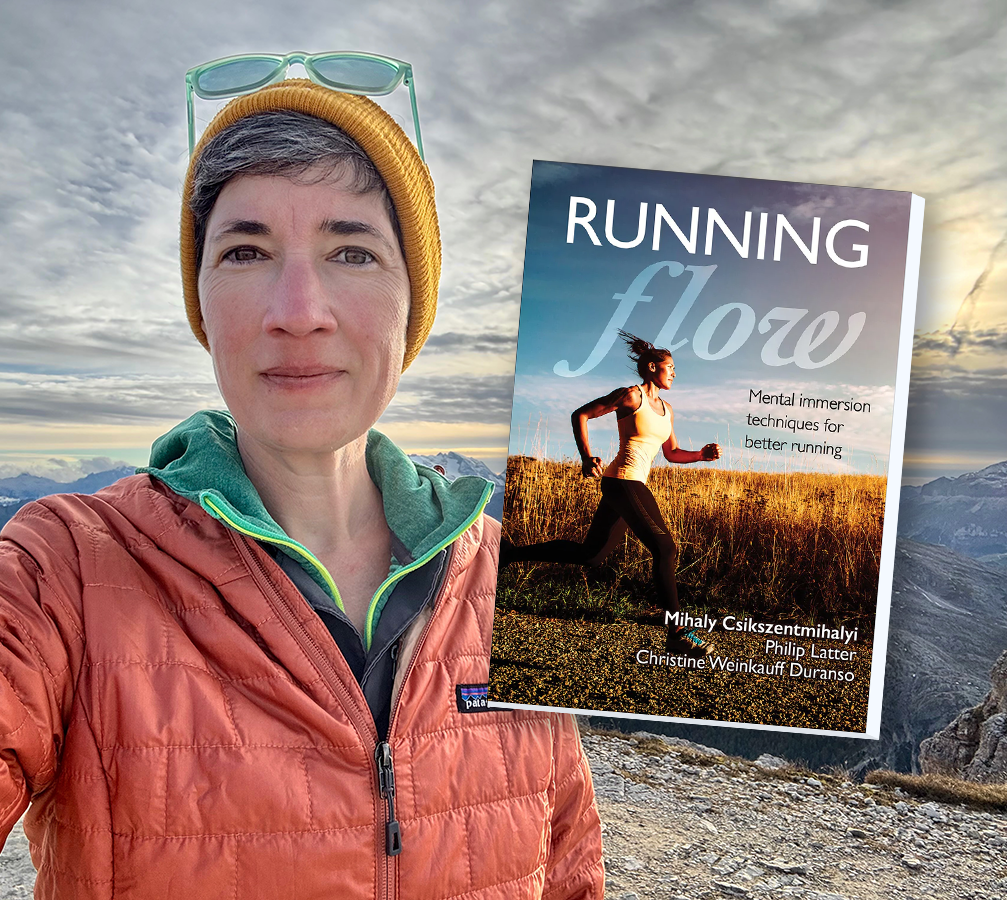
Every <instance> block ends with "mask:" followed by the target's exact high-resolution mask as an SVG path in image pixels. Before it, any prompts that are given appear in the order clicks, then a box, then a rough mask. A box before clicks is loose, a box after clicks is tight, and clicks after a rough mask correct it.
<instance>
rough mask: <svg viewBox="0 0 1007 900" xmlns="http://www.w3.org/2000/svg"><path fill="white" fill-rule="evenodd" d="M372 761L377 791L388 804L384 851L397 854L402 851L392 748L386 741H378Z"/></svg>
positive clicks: (392, 854)
mask: <svg viewBox="0 0 1007 900" xmlns="http://www.w3.org/2000/svg"><path fill="white" fill-rule="evenodd" d="M374 762H375V764H376V765H377V767H378V792H379V793H380V794H381V797H382V798H383V799H384V800H385V802H387V804H388V819H387V821H386V824H385V853H386V854H387V855H388V856H398V855H399V854H400V853H401V852H402V833H401V831H400V830H399V823H398V820H397V819H396V818H395V770H394V769H393V768H392V748H391V747H390V746H389V744H388V741H379V742H378V745H377V747H375V748H374Z"/></svg>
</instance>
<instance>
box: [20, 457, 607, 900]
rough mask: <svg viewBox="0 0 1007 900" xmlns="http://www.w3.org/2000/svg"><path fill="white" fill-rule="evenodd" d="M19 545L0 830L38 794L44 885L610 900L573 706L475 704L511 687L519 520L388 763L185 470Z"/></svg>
mask: <svg viewBox="0 0 1007 900" xmlns="http://www.w3.org/2000/svg"><path fill="white" fill-rule="evenodd" d="M3 538H4V539H3V540H0V838H3V839H5V838H6V835H7V834H8V833H9V830H10V828H11V826H12V824H13V823H14V822H15V821H16V820H17V818H18V817H19V816H20V815H21V813H22V812H23V811H24V809H25V808H26V807H27V806H28V803H29V800H31V809H30V811H29V812H28V815H27V817H26V819H25V831H26V833H27V834H28V837H29V840H30V842H31V850H32V858H33V860H34V862H35V865H36V866H37V867H38V869H39V876H38V883H37V885H36V889H35V895H36V897H41V898H59V900H77V898H81V900H83V898H88V900H99V898H101V900H109V898H115V900H126V898H143V900H155V898H157V900H161V898H163V900H168V898H171V900H224V898H228V900H230V898H241V900H247V898H258V897H262V898H269V900H322V898H325V900H332V898H357V897H360V898H363V897H373V898H385V897H401V898H423V900H436V898H449V897H457V898H465V900H489V898H493V900H503V898H507V900H511V898H530V897H543V896H544V897H547V898H575V897H576V898H593V897H601V896H602V882H603V877H604V876H603V870H602V864H601V840H600V826H599V821H598V815H597V811H596V808H595V805H594V798H593V792H592V789H591V781H590V775H589V772H588V769H587V765H586V761H585V758H584V754H583V751H582V749H581V747H580V741H579V738H578V736H577V732H576V728H575V724H574V722H573V720H572V719H571V718H569V717H565V716H554V715H545V714H541V713H533V712H511V711H507V712H505V711H483V712H479V713H474V714H463V713H461V712H460V711H459V706H460V703H461V701H460V700H459V699H458V697H459V696H460V695H458V694H457V687H458V686H459V685H470V684H479V683H485V682H486V681H487V679H488V658H489V645H490V631H491V619H492V608H493V585H494V577H495V569H496V567H495V562H494V554H495V547H496V544H497V541H498V540H499V526H498V525H497V524H496V523H495V522H493V520H491V519H486V518H485V517H483V518H480V519H479V520H477V521H476V523H475V524H474V525H473V526H472V527H471V528H469V529H468V531H466V532H465V533H464V534H462V536H461V537H460V538H458V539H457V540H456V541H455V542H454V544H453V545H452V549H451V551H450V553H451V555H450V560H449V564H448V565H449V569H448V574H447V577H446V579H445V581H444V585H443V587H442V589H441V592H440V595H439V596H438V598H437V600H436V602H435V605H434V610H433V614H432V615H431V616H427V617H425V618H424V619H423V620H422V627H421V628H420V629H419V630H418V631H417V632H416V633H414V634H412V635H410V636H409V637H410V639H409V640H407V641H405V642H404V645H403V646H404V650H403V656H402V659H401V663H400V673H401V676H402V677H401V678H400V681H401V685H400V687H399V689H398V697H397V700H396V705H395V707H394V709H393V713H392V722H391V728H390V732H389V738H388V741H389V746H390V757H391V758H390V760H384V761H383V762H380V761H376V758H375V750H376V745H377V733H376V731H375V726H374V721H373V718H372V717H371V715H370V712H369V710H368V707H367V704H366V702H365V700H364V696H363V694H362V692H361V690H360V687H359V685H358V684H357V682H356V680H355V679H354V677H353V674H352V673H351V671H350V669H349V667H348V666H347V664H346V662H345V660H344V659H343V658H342V656H341V655H340V654H339V652H338V651H337V649H336V647H335V644H334V642H333V641H332V638H331V636H330V635H329V633H328V631H327V630H326V628H325V625H324V624H323V623H322V621H321V620H320V619H319V618H318V616H317V615H316V614H315V613H314V612H313V611H312V610H311V608H310V607H309V606H308V604H307V603H306V602H305V600H304V599H303V597H302V596H301V594H300V593H299V592H298V591H297V589H296V588H295V587H294V586H293V584H292V583H291V582H290V581H289V579H288V578H287V577H286V576H285V575H284V574H283V573H282V571H281V570H280V568H279V566H278V565H277V564H276V563H275V562H274V561H273V559H272V558H271V557H270V556H269V554H268V553H267V552H266V551H265V550H263V549H262V548H261V547H260V546H259V545H258V544H257V543H256V542H255V541H250V540H248V539H246V538H245V537H243V536H241V535H240V534H238V533H236V532H234V531H231V530H229V529H228V528H226V527H225V526H224V525H223V524H221V523H220V522H219V521H217V520H215V519H213V518H211V517H210V516H209V515H207V514H206V513H205V512H204V511H203V510H202V509H201V508H200V507H199V506H198V505H196V504H194V503H192V502H190V501H189V500H186V499H184V498H182V497H180V496H179V495H177V494H175V493H174V492H172V491H171V490H170V489H168V488H167V487H166V486H164V485H163V484H162V483H160V482H158V481H154V480H152V479H150V478H149V477H148V476H146V475H138V476H133V477H130V478H126V479H123V480H122V481H120V482H118V483H116V484H115V485H113V486H112V487H110V488H106V489H105V490H103V491H101V492H100V493H98V494H96V495H93V496H76V495H66V496H54V497H50V498H46V499H45V500H43V501H40V502H38V503H33V504H30V505H29V506H26V507H24V508H23V509H22V510H21V511H20V512H19V513H18V515H17V516H16V517H15V518H14V519H13V520H11V522H9V523H8V524H7V526H6V527H5V528H4V533H3ZM379 755H380V754H379ZM389 764H390V765H389ZM390 772H391V773H393V774H394V794H393V795H392V796H388V794H389V792H388V791H387V790H384V791H383V790H382V788H387V787H389V786H390V785H389V784H388V781H387V776H388V774H389V773H390ZM379 778H380V779H382V780H383V782H384V783H382V782H381V781H379ZM392 804H394V809H393V810H392V808H391V807H392ZM390 813H391V815H390ZM393 818H394V819H397V821H398V823H399V825H400V829H401V831H400V834H401V848H402V849H401V853H400V854H399V855H389V853H388V852H387V850H388V848H387V846H386V842H387V840H388V839H389V821H390V819H393Z"/></svg>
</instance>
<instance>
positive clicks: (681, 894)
mask: <svg viewBox="0 0 1007 900" xmlns="http://www.w3.org/2000/svg"><path fill="white" fill-rule="evenodd" d="M667 740H671V741H674V740H675V739H667ZM584 745H585V748H586V749H587V753H588V756H589V757H590V759H591V767H592V770H593V772H594V778H595V789H596V791H597V794H598V806H599V809H600V811H601V817H602V822H603V827H604V840H605V858H606V866H607V871H608V877H607V881H606V885H607V890H606V896H607V897H609V898H610V900H635V898H639V900H643V898H648V897H657V898H662V897H667V898H669V900H685V898H688V900H694V898H696V900H698V898H718V897H738V898H745V897H749V898H761V897H765V898H767V900H768V898H778V897H779V898H782V897H801V898H805V900H861V898H864V900H866V898H889V897H900V898H901V897H906V898H910V897H911V898H920V900H923V898H927V900H929V898H941V900H945V898H947V900H950V898H976V900H978V898H984V900H985V898H989V897H1003V896H1005V895H1007V849H1005V848H1007V813H1002V812H996V813H990V812H980V811H976V810H970V809H966V808H964V807H960V806H946V805H941V804H937V803H933V802H922V801H919V800H916V799H913V798H912V797H909V796H907V795H905V794H902V793H901V792H899V791H891V790H888V789H887V788H879V787H875V786H872V785H863V784H860V785H858V784H853V783H851V782H849V781H846V780H845V779H844V778H843V777H842V776H839V777H836V776H827V775H821V774H819V775H812V774H810V773H800V772H796V771H794V770H793V769H789V768H788V767H787V766H786V764H785V763H784V762H783V760H776V759H774V758H772V757H762V758H761V763H762V764H761V765H760V764H758V763H751V762H748V761H745V760H739V759H727V758H724V757H721V756H719V755H718V753H717V751H711V750H709V749H708V748H703V747H701V746H700V745H695V744H691V745H690V744H688V743H687V742H685V741H681V742H678V745H677V746H676V745H675V744H669V743H668V742H667V741H666V739H662V738H658V737H656V736H653V735H650V736H647V735H637V736H633V737H626V736H622V735H618V736H617V735H608V734H605V735H602V734H589V735H585V737H584Z"/></svg>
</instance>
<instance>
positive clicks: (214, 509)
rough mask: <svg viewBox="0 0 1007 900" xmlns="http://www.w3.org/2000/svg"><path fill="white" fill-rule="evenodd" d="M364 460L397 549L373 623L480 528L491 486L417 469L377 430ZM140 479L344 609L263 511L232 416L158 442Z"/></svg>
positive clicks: (314, 565) (200, 419)
mask: <svg viewBox="0 0 1007 900" xmlns="http://www.w3.org/2000/svg"><path fill="white" fill-rule="evenodd" d="M366 461H367V471H368V474H369V475H370V476H371V480H372V481H373V482H374V484H375V485H376V486H377V488H378V490H379V491H380V492H381V497H382V502H383V504H384V511H385V520H386V521H387V522H388V527H389V528H390V529H391V532H392V543H393V550H394V559H393V560H392V564H391V568H390V570H389V575H388V578H387V579H386V580H385V582H384V583H383V584H382V586H381V588H379V590H378V592H377V593H376V594H375V596H374V599H373V601H372V615H370V616H369V617H368V620H369V622H370V620H371V619H372V618H376V616H377V615H379V614H380V610H381V606H382V605H383V600H384V599H387V594H388V593H390V590H391V588H392V586H393V585H394V582H395V581H396V580H397V579H398V577H400V576H401V575H404V574H406V573H407V572H409V571H412V570H413V569H415V568H417V567H418V566H420V565H423V564H425V563H426V562H428V561H429V560H430V559H432V558H433V557H434V556H435V555H436V554H437V553H439V552H440V551H441V550H443V549H444V548H445V547H446V546H447V545H448V544H450V543H452V542H453V541H454V540H455V539H457V538H458V537H459V536H460V535H461V534H462V533H463V532H464V531H466V530H467V529H468V528H469V526H471V525H472V523H473V522H475V520H476V519H477V518H478V517H479V515H480V514H481V513H482V510H483V507H485V505H486V503H487V502H488V501H489V498H490V496H491V494H492V493H493V485H492V484H490V483H489V482H487V481H485V480H484V479H482V478H476V477H474V476H463V477H461V478H457V479H455V480H454V481H448V480H447V479H446V478H444V477H442V476H441V475H440V474H439V473H438V472H435V471H434V470H433V469H429V468H427V467H426V466H420V465H417V464H415V463H413V461H412V460H410V459H409V457H408V456H406V455H405V453H403V452H402V450H400V449H399V448H398V447H397V446H396V445H395V444H394V443H393V442H392V441H391V440H389V439H388V438H387V437H385V435H383V434H381V433H380V432H379V431H376V430H374V429H372V430H371V431H370V432H369V433H368V435H367V449H366ZM137 473H146V474H148V475H150V476H151V477H153V478H156V479H158V480H159V481H161V482H163V483H164V484H165V485H167V486H168V487H169V488H171V490H173V491H174V492H175V493H176V494H179V495H181V496H183V497H185V498H187V499H188V500H191V501H192V502H193V503H197V504H199V505H200V506H201V507H202V508H203V509H204V510H205V511H206V512H207V513H209V514H210V515H211V516H213V517H214V518H215V519H218V520H220V521H221V522H223V523H224V524H225V525H227V526H228V527H230V528H232V529H235V530H236V531H240V532H242V533H243V534H247V535H248V536H250V537H253V538H255V539H256V540H260V541H263V542H266V543H269V544H273V545H274V546H277V547H278V548H279V549H281V550H282V551H283V552H284V553H286V554H287V555H288V556H290V557H291V558H292V559H295V560H297V562H298V563H300V564H301V565H302V566H303V567H304V569H305V571H306V572H307V573H308V574H309V575H310V576H311V577H312V578H313V579H314V580H315V582H316V583H317V584H318V585H319V586H320V587H321V588H322V589H323V590H325V591H326V592H327V593H328V594H329V596H331V597H332V598H333V600H334V601H335V602H336V603H337V604H338V605H339V606H340V607H341V606H342V602H341V600H340V598H339V591H338V589H337V588H336V585H335V584H334V583H333V581H332V578H331V576H330V575H329V573H328V572H327V571H326V569H325V567H324V566H323V565H322V564H321V562H319V561H318V559H317V558H315V556H314V554H312V553H311V551H310V550H308V549H307V548H306V547H304V546H303V545H302V544H299V543H298V542H297V541H295V540H293V539H292V538H291V537H289V536H288V535H287V534H285V533H284V531H283V529H282V528H281V527H280V526H279V525H278V524H277V523H276V521H275V520H274V519H273V517H272V516H271V515H270V514H269V512H268V510H267V509H266V508H265V506H264V505H263V503H262V500H261V498H260V497H259V494H258V491H256V489H255V486H254V485H253V484H252V482H251V481H250V480H249V478H248V476H247V475H246V474H245V468H244V466H243V464H242V462H241V456H240V455H239V453H238V443H237V433H236V430H235V424H234V419H233V418H231V416H230V414H229V413H226V412H221V411H216V410H204V411H202V412H198V413H196V414H195V415H193V416H190V417H189V418H188V419H186V420H185V421H184V422H182V423H180V424H179V425H176V426H175V427H174V428H173V429H172V430H171V431H169V432H168V433H167V434H165V435H162V436H161V437H160V438H158V439H157V440H156V441H155V442H154V445H153V447H152V448H151V454H150V465H148V466H144V467H143V468H140V469H137ZM386 589H387V590H386ZM368 630H369V631H370V630H372V629H370V628H369V629H368Z"/></svg>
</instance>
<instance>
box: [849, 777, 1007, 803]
mask: <svg viewBox="0 0 1007 900" xmlns="http://www.w3.org/2000/svg"><path fill="white" fill-rule="evenodd" d="M865 781H867V783H868V784H882V785H885V786H887V787H890V788H901V789H902V790H903V791H905V792H906V793H907V794H912V795H913V796H914V797H920V798H922V799H924V800H935V801H937V802H938V803H964V804H965V805H966V806H971V807H973V808H975V809H1007V784H976V783H975V782H972V781H962V780H961V779H959V778H951V777H950V776H947V775H904V774H902V773H901V772H890V771H888V770H887V769H877V770H876V771H874V772H870V773H869V774H868V775H867V778H866V779H865Z"/></svg>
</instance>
